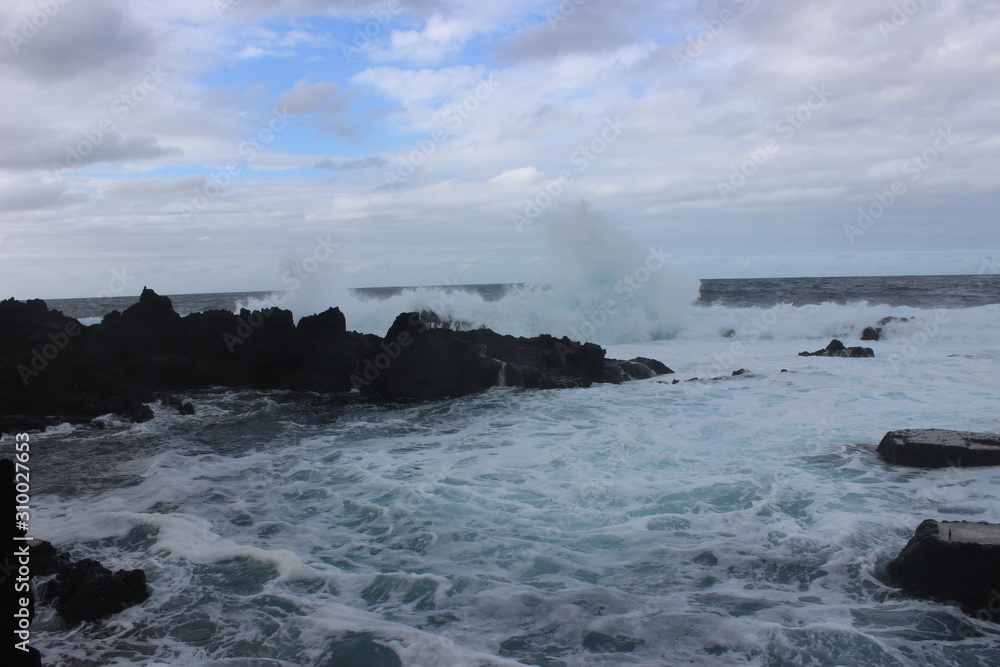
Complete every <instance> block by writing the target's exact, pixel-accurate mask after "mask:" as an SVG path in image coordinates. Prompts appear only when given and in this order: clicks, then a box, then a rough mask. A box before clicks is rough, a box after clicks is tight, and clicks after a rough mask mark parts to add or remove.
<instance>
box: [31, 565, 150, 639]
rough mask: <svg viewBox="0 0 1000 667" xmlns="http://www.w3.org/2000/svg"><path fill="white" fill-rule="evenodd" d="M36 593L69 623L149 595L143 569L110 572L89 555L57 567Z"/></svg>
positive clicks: (102, 615)
mask: <svg viewBox="0 0 1000 667" xmlns="http://www.w3.org/2000/svg"><path fill="white" fill-rule="evenodd" d="M40 593H41V598H42V601H43V602H45V603H53V604H54V606H55V609H56V613H57V614H58V615H59V617H60V618H61V619H63V620H64V621H66V623H68V624H69V625H77V624H78V623H81V622H83V621H99V620H102V619H105V618H108V617H109V616H111V615H112V614H117V613H118V612H120V611H122V610H123V609H127V608H128V607H131V606H133V605H136V604H139V603H140V602H144V601H145V600H146V599H147V598H148V597H149V590H148V588H147V586H146V573H145V572H144V571H142V570H118V571H117V572H112V571H111V570H109V569H108V568H106V567H104V566H103V565H101V564H100V563H98V562H97V561H96V560H93V559H91V558H86V559H84V560H81V561H76V562H74V563H70V564H69V565H65V566H63V567H61V568H60V569H59V573H58V574H57V575H56V578H55V579H54V580H52V581H49V582H46V584H45V585H44V586H42V588H41V591H40Z"/></svg>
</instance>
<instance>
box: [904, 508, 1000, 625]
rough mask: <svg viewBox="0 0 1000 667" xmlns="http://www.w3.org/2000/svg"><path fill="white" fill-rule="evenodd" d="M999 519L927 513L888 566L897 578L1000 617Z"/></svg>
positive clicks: (986, 617)
mask: <svg viewBox="0 0 1000 667" xmlns="http://www.w3.org/2000/svg"><path fill="white" fill-rule="evenodd" d="M998 564H1000V524H995V523H972V522H968V521H941V522H938V521H934V520H933V519H926V520H925V521H923V522H922V523H921V524H920V525H919V526H918V527H917V530H916V531H915V532H914V534H913V537H912V538H911V539H910V541H909V542H908V543H907V544H906V546H905V547H903V550H902V551H900V552H899V555H898V556H896V558H895V559H894V560H893V561H892V562H890V563H889V564H888V565H887V566H886V570H887V572H888V574H889V577H890V579H891V580H892V582H893V584H895V585H896V586H899V587H900V588H902V589H903V590H904V591H906V592H908V593H910V594H912V595H916V596H919V597H927V598H931V599H934V600H938V601H940V602H955V603H958V605H959V606H960V607H961V608H962V610H963V611H965V612H966V613H968V614H970V615H973V616H976V617H977V618H979V619H980V620H983V621H989V622H993V623H1000V567H998Z"/></svg>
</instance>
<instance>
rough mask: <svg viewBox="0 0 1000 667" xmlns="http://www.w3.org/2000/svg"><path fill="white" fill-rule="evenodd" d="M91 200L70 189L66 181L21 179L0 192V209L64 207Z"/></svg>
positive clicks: (26, 209) (18, 209) (27, 209)
mask: <svg viewBox="0 0 1000 667" xmlns="http://www.w3.org/2000/svg"><path fill="white" fill-rule="evenodd" d="M89 200H90V197H88V196H87V195H86V194H84V193H82V192H70V191H68V185H67V184H65V183H58V182H50V183H38V182H32V181H20V182H17V183H16V185H12V186H7V187H5V188H4V189H3V191H2V192H0V210H4V211H11V212H13V211H38V210H50V209H63V208H66V207H67V206H72V205H74V204H80V203H83V202H86V201H89Z"/></svg>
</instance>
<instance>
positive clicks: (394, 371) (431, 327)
mask: <svg viewBox="0 0 1000 667" xmlns="http://www.w3.org/2000/svg"><path fill="white" fill-rule="evenodd" d="M604 355H605V352H604V350H603V349H602V348H601V347H599V346H597V345H593V344H590V343H577V342H575V341H571V340H569V339H568V338H562V339H556V338H553V337H551V336H537V337H535V338H515V337H513V336H502V335H500V334H497V333H494V332H492V331H490V330H488V329H479V330H474V331H456V330H452V329H450V328H448V327H447V325H446V324H445V323H441V322H440V321H438V320H437V318H436V317H434V316H433V314H430V313H425V314H419V313H404V314H403V315H400V316H399V318H397V320H396V322H395V323H394V324H393V326H392V328H390V330H389V332H388V333H387V334H386V336H385V337H379V336H375V335H372V334H361V333H357V332H354V331H348V330H347V325H346V321H345V318H344V315H343V313H341V312H340V310H339V309H338V308H331V309H329V310H327V311H326V312H323V313H320V314H318V315H312V316H310V317H304V318H302V319H301V320H300V321H299V323H298V325H296V324H295V322H294V319H293V316H292V313H291V312H290V311H287V310H281V309H279V308H268V309H264V310H259V311H249V310H242V311H241V312H240V313H239V314H234V313H231V312H228V311H222V310H214V311H207V312H203V313H192V314H190V315H188V316H186V317H181V316H180V315H178V314H177V313H176V312H175V311H174V309H173V305H172V304H171V302H170V299H169V298H167V297H164V296H160V295H158V294H156V293H155V292H153V291H152V290H150V289H144V290H143V292H142V295H141V297H140V298H139V301H138V303H135V304H134V305H132V306H130V307H129V308H128V309H126V310H125V311H124V312H118V311H113V312H111V313H109V314H108V315H106V316H105V317H104V319H103V320H102V321H101V322H100V323H99V324H95V325H93V326H84V325H81V324H80V323H79V322H78V321H77V320H74V319H72V318H68V317H66V316H65V315H63V314H62V313H61V312H59V311H55V310H49V309H48V307H47V306H46V305H45V302H43V301H40V300H37V299H36V300H33V301H28V302H20V301H15V300H13V299H7V300H6V301H2V302H0V404H2V405H4V406H5V409H4V410H3V414H0V431H8V432H9V431H20V430H37V429H41V428H44V427H46V426H48V425H52V424H56V423H60V422H63V421H69V422H71V423H86V422H90V421H91V420H92V419H94V418H95V417H97V416H100V415H105V414H109V413H113V414H117V415H119V416H120V417H122V418H123V419H127V420H130V421H133V422H142V421H146V420H149V419H152V418H153V416H154V414H153V411H152V410H151V409H150V407H149V406H148V405H146V404H148V403H152V402H154V401H156V400H157V397H164V398H162V403H163V404H164V405H165V406H169V407H174V408H176V409H177V410H178V411H179V412H180V413H182V414H188V415H190V414H192V413H194V412H195V410H194V406H193V405H192V404H190V403H188V402H185V401H182V400H181V399H177V398H176V397H174V396H173V394H174V393H178V394H181V393H184V392H185V391H188V390H197V389H201V388H207V387H212V386H223V387H246V388H252V389H284V390H292V391H310V392H319V393H330V392H348V391H351V390H352V389H356V390H361V391H363V392H366V393H370V394H376V395H380V396H384V397H387V398H392V399H423V398H437V397H443V396H460V395H463V394H468V393H471V392H476V391H481V390H483V389H487V388H489V387H493V386H496V385H508V386H519V387H541V388H551V387H586V386H589V385H590V384H592V383H594V382H613V383H618V382H625V381H627V380H633V379H641V378H648V377H653V376H655V375H659V374H663V373H669V372H671V371H670V369H669V368H667V367H666V366H664V365H663V364H662V363H660V362H658V361H655V360H653V359H632V360H630V361H619V360H613V359H605V357H604Z"/></svg>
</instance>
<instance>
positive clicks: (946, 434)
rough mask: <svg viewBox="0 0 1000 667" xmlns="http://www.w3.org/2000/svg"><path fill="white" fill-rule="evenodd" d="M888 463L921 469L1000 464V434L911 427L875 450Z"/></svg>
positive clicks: (888, 437) (892, 433) (884, 440)
mask: <svg viewBox="0 0 1000 667" xmlns="http://www.w3.org/2000/svg"><path fill="white" fill-rule="evenodd" d="M876 451H877V452H878V455H879V456H881V457H882V459H883V460H885V461H887V462H889V463H895V464H897V465H905V466H917V467H920V468H948V467H975V466H995V465H1000V434H997V433H975V432H972V431H949V430H947V429H941V428H911V429H902V430H899V431H889V432H888V433H886V434H885V436H884V437H883V438H882V441H881V442H880V443H879V444H878V448H877V449H876Z"/></svg>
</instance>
